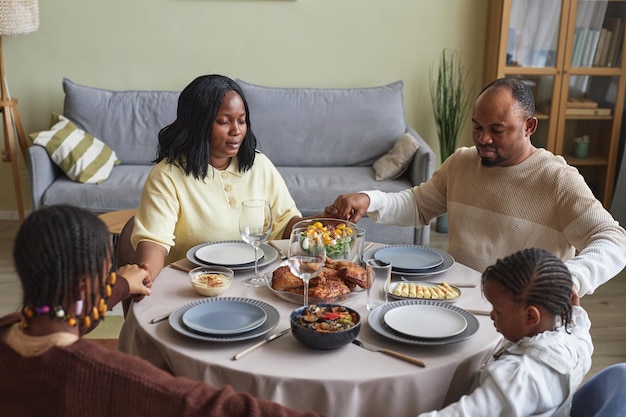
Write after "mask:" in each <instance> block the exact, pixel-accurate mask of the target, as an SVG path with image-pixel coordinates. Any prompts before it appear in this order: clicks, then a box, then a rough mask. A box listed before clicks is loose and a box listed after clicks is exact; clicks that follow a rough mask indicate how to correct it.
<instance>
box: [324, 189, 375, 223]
mask: <svg viewBox="0 0 626 417" xmlns="http://www.w3.org/2000/svg"><path fill="white" fill-rule="evenodd" d="M369 205H370V198H369V197H368V195H367V194H364V193H354V194H342V195H340V196H339V197H337V199H336V200H335V202H334V203H333V204H332V205H331V206H328V207H326V209H324V214H325V215H329V216H333V217H335V218H337V219H344V220H348V221H351V222H352V223H357V222H358V221H359V220H361V217H363V215H364V214H365V213H366V212H367V208H368V207H369Z"/></svg>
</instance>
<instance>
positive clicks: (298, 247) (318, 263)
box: [289, 228, 326, 306]
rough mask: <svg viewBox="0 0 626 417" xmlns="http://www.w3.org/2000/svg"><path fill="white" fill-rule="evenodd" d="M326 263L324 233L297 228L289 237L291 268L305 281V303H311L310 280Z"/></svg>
mask: <svg viewBox="0 0 626 417" xmlns="http://www.w3.org/2000/svg"><path fill="white" fill-rule="evenodd" d="M325 264H326V246H325V245H324V240H323V238H322V235H320V234H319V233H317V232H311V231H309V230H308V229H307V228H295V229H293V230H292V231H291V236H290V237H289V269H290V270H291V272H292V273H293V274H294V275H295V276H297V277H298V278H300V279H301V280H302V281H303V282H304V305H305V306H307V305H309V280H310V279H311V278H313V277H316V276H317V275H319V273H320V272H322V269H324V265H325Z"/></svg>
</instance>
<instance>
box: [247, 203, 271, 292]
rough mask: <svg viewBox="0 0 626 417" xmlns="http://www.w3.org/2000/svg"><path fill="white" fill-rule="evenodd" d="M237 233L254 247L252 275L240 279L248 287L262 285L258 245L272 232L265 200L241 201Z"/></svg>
mask: <svg viewBox="0 0 626 417" xmlns="http://www.w3.org/2000/svg"><path fill="white" fill-rule="evenodd" d="M241 205H242V207H241V214H240V216H239V234H240V235H241V238H242V239H243V240H244V241H245V242H246V243H248V244H250V245H252V247H253V248H254V276H253V277H252V278H248V279H246V280H244V281H242V284H243V285H246V286H248V287H262V286H264V285H265V280H264V279H263V277H262V276H260V275H259V256H258V251H259V245H261V243H265V242H267V241H268V239H269V238H270V233H271V232H272V211H271V209H270V202H269V201H266V200H247V201H244V202H243V203H241Z"/></svg>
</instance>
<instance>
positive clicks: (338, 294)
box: [264, 257, 367, 304]
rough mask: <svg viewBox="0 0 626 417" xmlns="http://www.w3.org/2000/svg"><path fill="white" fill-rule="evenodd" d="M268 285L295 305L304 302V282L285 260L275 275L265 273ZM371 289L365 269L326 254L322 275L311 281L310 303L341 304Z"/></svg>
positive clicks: (275, 271)
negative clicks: (368, 286) (368, 285)
mask: <svg viewBox="0 0 626 417" xmlns="http://www.w3.org/2000/svg"><path fill="white" fill-rule="evenodd" d="M264 277H265V281H266V284H267V288H269V289H270V291H272V293H274V294H275V295H276V296H278V297H280V298H282V299H284V300H287V301H291V302H293V303H295V304H302V303H303V302H304V282H303V281H302V280H301V279H300V278H298V277H297V276H296V275H294V274H293V273H292V272H291V270H290V269H289V264H288V263H287V261H284V262H282V263H281V264H280V265H279V266H278V268H276V269H275V270H274V271H273V272H272V274H265V275H264ZM366 288H367V275H366V272H365V268H363V267H361V266H360V265H358V264H356V263H354V262H350V261H345V260H334V259H331V258H328V257H326V264H325V266H324V269H323V270H322V272H320V274H319V275H318V276H316V277H314V278H311V280H310V281H309V304H319V303H337V302H340V301H344V300H347V299H348V298H350V297H353V296H355V295H357V294H359V293H360V292H362V291H363V290H365V289H366Z"/></svg>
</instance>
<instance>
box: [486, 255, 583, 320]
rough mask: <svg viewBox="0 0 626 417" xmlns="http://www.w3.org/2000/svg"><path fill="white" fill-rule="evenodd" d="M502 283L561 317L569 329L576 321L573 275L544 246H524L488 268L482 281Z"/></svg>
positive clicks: (527, 302) (520, 297)
mask: <svg viewBox="0 0 626 417" xmlns="http://www.w3.org/2000/svg"><path fill="white" fill-rule="evenodd" d="M485 281H495V282H498V283H499V284H500V285H501V286H502V287H503V288H504V289H505V290H506V291H507V292H508V293H509V294H510V295H511V297H512V298H513V300H514V301H516V302H518V303H521V304H523V305H526V306H529V305H539V306H542V307H544V308H545V309H547V310H548V311H549V312H550V313H552V314H554V315H555V316H557V317H560V318H561V324H562V325H563V326H565V328H566V329H567V328H568V327H569V325H570V323H571V321H572V285H573V284H572V276H571V274H570V272H569V269H567V266H565V264H564V263H563V262H562V261H561V260H560V259H559V258H558V257H556V256H554V255H552V254H551V253H550V252H548V251H546V250H544V249H537V248H531V249H524V250H521V251H519V252H516V253H514V254H512V255H509V256H507V257H506V258H503V259H498V261H497V262H496V263H495V264H494V265H491V266H490V267H488V268H487V269H486V270H485V272H483V274H482V279H481V283H482V285H483V287H484V284H485Z"/></svg>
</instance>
